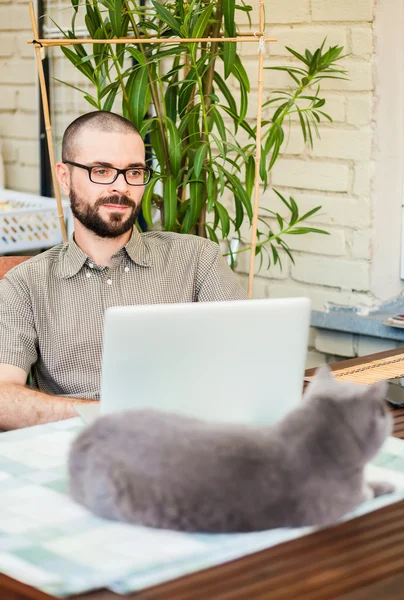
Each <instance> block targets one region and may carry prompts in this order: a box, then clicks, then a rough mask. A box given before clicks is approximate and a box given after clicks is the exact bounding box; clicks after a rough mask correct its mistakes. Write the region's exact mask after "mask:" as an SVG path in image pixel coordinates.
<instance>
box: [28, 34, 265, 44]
mask: <svg viewBox="0 0 404 600" xmlns="http://www.w3.org/2000/svg"><path fill="white" fill-rule="evenodd" d="M253 36H254V34H253ZM260 39H261V38H259V37H256V36H254V37H241V36H240V37H231V38H225V37H217V38H211V37H208V38H145V37H141V38H136V37H127V38H112V39H110V40H94V39H93V38H77V39H74V40H73V39H69V38H63V39H53V40H49V39H40V40H39V39H37V38H34V39H33V40H27V44H40V45H41V46H44V47H47V46H49V47H52V46H75V45H77V44H187V43H189V42H243V43H248V42H253V43H257V42H259V41H260ZM264 41H265V42H276V38H265V40H264Z"/></svg>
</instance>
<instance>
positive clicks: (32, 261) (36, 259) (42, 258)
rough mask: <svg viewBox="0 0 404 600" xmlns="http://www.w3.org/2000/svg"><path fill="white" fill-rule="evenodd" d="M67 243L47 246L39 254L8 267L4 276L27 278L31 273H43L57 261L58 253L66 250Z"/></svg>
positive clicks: (39, 274)
mask: <svg viewBox="0 0 404 600" xmlns="http://www.w3.org/2000/svg"><path fill="white" fill-rule="evenodd" d="M67 245H68V244H58V245H57V246H53V247H52V248H49V250H45V252H41V254H37V255H36V256H32V257H31V258H29V259H28V260H25V261H24V262H22V263H20V264H19V265H16V266H15V267H13V268H12V269H10V270H9V271H8V272H7V273H6V275H5V277H7V278H16V279H28V278H30V277H31V276H32V275H36V276H37V277H38V276H41V275H45V274H46V273H47V272H48V271H49V270H50V269H51V267H52V265H54V264H57V263H58V261H59V258H60V255H61V254H62V253H63V252H64V251H65V250H66V247H67Z"/></svg>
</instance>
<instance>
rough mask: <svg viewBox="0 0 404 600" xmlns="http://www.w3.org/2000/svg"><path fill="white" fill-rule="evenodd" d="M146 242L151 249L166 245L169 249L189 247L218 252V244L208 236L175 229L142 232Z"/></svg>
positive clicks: (201, 250)
mask: <svg viewBox="0 0 404 600" xmlns="http://www.w3.org/2000/svg"><path fill="white" fill-rule="evenodd" d="M141 235H142V239H143V241H144V243H145V244H146V245H147V246H148V247H149V248H150V250H151V251H153V249H157V248H164V247H166V248H167V250H168V249H169V248H173V247H179V248H181V247H187V248H191V249H194V250H195V251H200V252H205V251H206V252H211V253H212V254H217V252H218V245H217V244H216V243H215V242H211V241H210V240H207V239H206V238H202V237H200V236H198V235H191V234H188V233H174V232H173V231H148V232H146V233H142V234H141Z"/></svg>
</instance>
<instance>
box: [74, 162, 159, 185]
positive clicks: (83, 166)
mask: <svg viewBox="0 0 404 600" xmlns="http://www.w3.org/2000/svg"><path fill="white" fill-rule="evenodd" d="M64 164H65V165H72V166H73V167H79V168H80V169H85V170H86V171H88V177H89V179H90V181H91V183H95V184H96V185H111V183H114V181H116V180H117V179H118V177H119V175H120V174H121V173H122V175H123V176H124V178H125V181H126V183H127V184H128V185H132V186H142V185H147V184H148V183H149V181H150V179H151V177H152V175H153V169H152V168H151V167H128V168H127V169H117V168H116V167H105V168H107V169H114V171H116V175H115V177H114V178H113V180H112V181H108V182H105V183H102V182H101V181H94V180H93V179H91V171H92V170H93V169H97V168H98V169H99V168H100V167H101V168H102V166H103V165H99V166H98V167H97V165H93V166H92V167H89V166H87V165H81V164H80V163H76V162H73V161H71V160H65V161H64ZM133 169H141V170H142V171H145V172H147V173H149V179H148V180H147V181H146V182H145V183H129V181H128V180H127V178H126V173H127V171H133Z"/></svg>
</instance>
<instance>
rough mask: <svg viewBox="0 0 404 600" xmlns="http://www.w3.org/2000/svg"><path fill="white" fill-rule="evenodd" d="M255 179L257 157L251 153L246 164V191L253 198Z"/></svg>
mask: <svg viewBox="0 0 404 600" xmlns="http://www.w3.org/2000/svg"><path fill="white" fill-rule="evenodd" d="M254 179H255V158H254V156H253V155H251V156H250V157H249V158H248V161H247V162H246V165H245V187H246V193H247V196H248V197H249V198H251V194H252V192H253V189H254Z"/></svg>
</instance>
